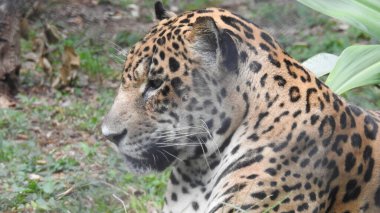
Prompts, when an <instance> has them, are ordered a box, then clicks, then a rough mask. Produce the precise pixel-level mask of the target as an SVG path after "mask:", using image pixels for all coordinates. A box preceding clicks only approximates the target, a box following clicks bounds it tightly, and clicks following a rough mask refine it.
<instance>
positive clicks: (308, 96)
mask: <svg viewBox="0 0 380 213" xmlns="http://www.w3.org/2000/svg"><path fill="white" fill-rule="evenodd" d="M316 92H317V90H316V89H315V88H309V89H307V91H306V113H308V112H310V95H311V94H312V93H316Z"/></svg>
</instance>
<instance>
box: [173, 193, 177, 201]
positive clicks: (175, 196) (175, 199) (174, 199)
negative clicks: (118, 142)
mask: <svg viewBox="0 0 380 213" xmlns="http://www.w3.org/2000/svg"><path fill="white" fill-rule="evenodd" d="M172 201H177V194H176V193H175V192H173V193H172Z"/></svg>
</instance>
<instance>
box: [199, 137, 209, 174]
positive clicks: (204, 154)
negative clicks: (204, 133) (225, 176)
mask: <svg viewBox="0 0 380 213" xmlns="http://www.w3.org/2000/svg"><path fill="white" fill-rule="evenodd" d="M197 139H198V142H199V144H200V145H201V149H202V152H203V156H204V158H205V160H206V163H207V166H208V168H209V169H210V170H211V167H210V164H209V163H208V160H207V156H206V153H205V150H204V149H203V146H202V143H201V141H202V139H201V138H198V137H197ZM202 142H203V144H204V141H202Z"/></svg>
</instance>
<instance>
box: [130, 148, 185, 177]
mask: <svg viewBox="0 0 380 213" xmlns="http://www.w3.org/2000/svg"><path fill="white" fill-rule="evenodd" d="M177 155H178V151H177V150H176V149H174V148H173V147H156V146H151V147H149V148H148V149H146V150H144V151H143V152H142V153H141V154H140V156H141V157H139V158H137V157H132V156H130V155H128V154H125V153H124V154H123V156H124V158H125V160H126V162H127V165H129V167H130V168H129V169H130V171H131V172H134V173H148V172H149V171H151V170H152V171H157V172H162V171H164V170H165V169H166V168H168V167H169V166H170V165H171V164H172V163H173V162H174V161H176V160H177V159H178V158H177Z"/></svg>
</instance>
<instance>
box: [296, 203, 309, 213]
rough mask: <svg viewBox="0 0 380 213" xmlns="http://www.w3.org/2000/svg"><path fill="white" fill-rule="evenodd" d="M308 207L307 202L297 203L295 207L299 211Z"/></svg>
mask: <svg viewBox="0 0 380 213" xmlns="http://www.w3.org/2000/svg"><path fill="white" fill-rule="evenodd" d="M308 208H309V204H307V203H303V204H301V205H299V206H298V207H297V211H299V212H301V211H305V210H307V209H308Z"/></svg>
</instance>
